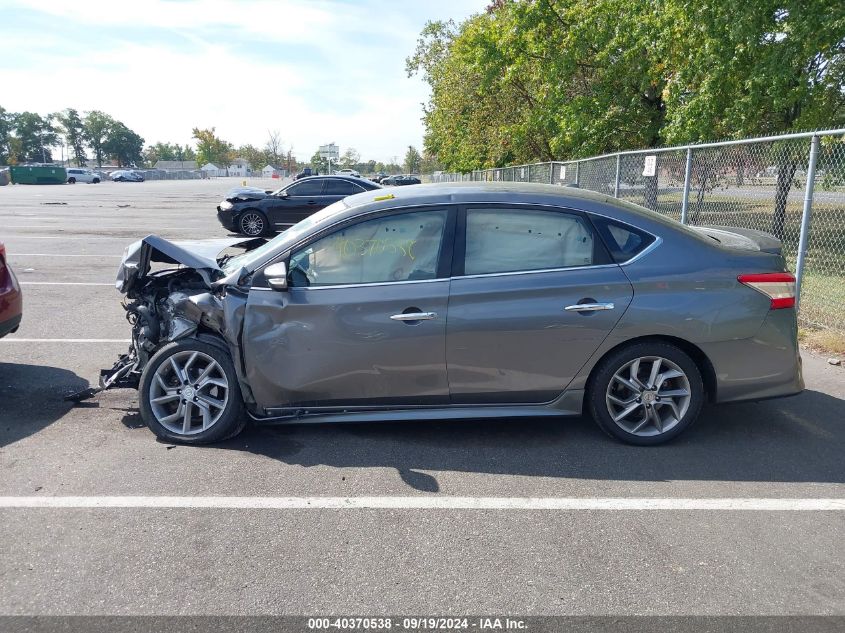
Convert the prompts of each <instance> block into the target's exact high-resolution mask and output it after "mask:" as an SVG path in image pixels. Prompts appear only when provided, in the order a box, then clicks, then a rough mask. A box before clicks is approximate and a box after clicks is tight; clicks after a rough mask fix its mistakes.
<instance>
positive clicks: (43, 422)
mask: <svg viewBox="0 0 845 633" xmlns="http://www.w3.org/2000/svg"><path fill="white" fill-rule="evenodd" d="M86 387H88V381H87V380H85V379H84V378H81V377H79V376H77V375H76V374H75V373H73V372H72V371H70V370H69V369H61V368H59V367H49V366H44V365H24V364H19V363H3V362H0V447H2V446H6V445H8V444H11V443H12V442H17V441H18V440H21V439H23V438H25V437H28V436H29V435H32V434H34V433H37V432H38V431H40V430H42V429H43V428H45V427H47V426H49V425H50V424H52V423H53V422H55V421H56V420H58V419H59V418H61V417H62V416H63V415H65V414H66V413H67V412H68V411H70V410H71V409H72V408H73V403H72V402H65V401H64V397H65V395H67V394H69V393H72V392H74V391H81V390H82V389H85V388H86ZM77 406H79V405H77ZM83 406H84V405H83Z"/></svg>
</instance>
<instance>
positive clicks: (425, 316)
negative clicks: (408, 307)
mask: <svg viewBox="0 0 845 633" xmlns="http://www.w3.org/2000/svg"><path fill="white" fill-rule="evenodd" d="M390 318H391V319H392V320H393V321H431V320H432V319H436V318H437V313H436V312H403V313H402V314H393V315H391V317H390Z"/></svg>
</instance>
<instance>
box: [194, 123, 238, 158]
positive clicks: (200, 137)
mask: <svg viewBox="0 0 845 633" xmlns="http://www.w3.org/2000/svg"><path fill="white" fill-rule="evenodd" d="M193 134H194V136H193V138H194V139H196V141H197V162H198V163H199V164H200V165H205V164H207V163H211V164H212V165H216V166H217V167H225V166H227V165H229V164H230V163H231V162H232V159H233V158H234V147H233V146H232V144H231V143H229V142H228V141H224V140H223V139H221V138H219V137H218V136H217V135H216V134H215V128H213V127H212V128H208V129H204V130H201V129H200V128H196V127H195V128H194V129H193Z"/></svg>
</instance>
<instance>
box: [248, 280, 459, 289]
mask: <svg viewBox="0 0 845 633" xmlns="http://www.w3.org/2000/svg"><path fill="white" fill-rule="evenodd" d="M452 279H454V277H437V278H435V279H407V280H405V281H368V282H367V283H362V284H335V285H332V286H289V287H288V288H286V290H287V291H288V292H289V291H291V290H340V289H343V288H369V287H372V286H398V285H400V284H431V283H435V282H438V281H451V280H452ZM250 290H269V291H271V292H279V291H278V290H274V289H273V288H262V287H257V286H252V287H251V288H250Z"/></svg>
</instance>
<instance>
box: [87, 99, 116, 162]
mask: <svg viewBox="0 0 845 633" xmlns="http://www.w3.org/2000/svg"><path fill="white" fill-rule="evenodd" d="M114 123H115V120H114V119H113V118H112V117H110V116H109V115H108V114H106V113H105V112H101V111H99V110H92V111H91V112H88V113H87V114H86V115H85V118H84V119H83V120H82V131H83V136H84V138H85V142H86V143H88V147H90V148H91V151H92V152H94V159H95V160H96V161H97V167H102V166H103V158H105V145H106V141H107V140H108V135H109V130H110V129H111V126H112V125H114Z"/></svg>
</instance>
